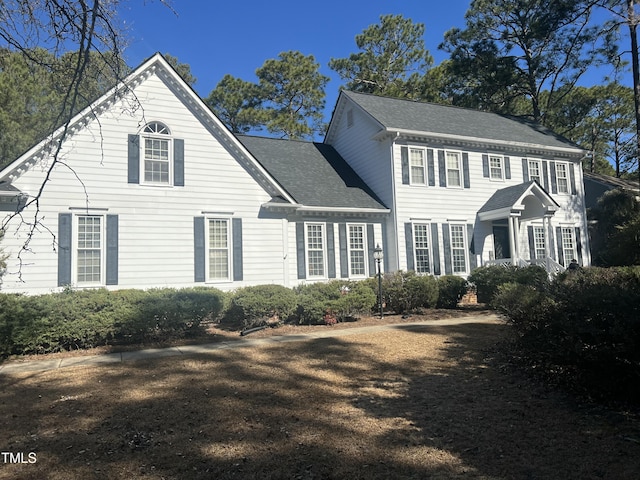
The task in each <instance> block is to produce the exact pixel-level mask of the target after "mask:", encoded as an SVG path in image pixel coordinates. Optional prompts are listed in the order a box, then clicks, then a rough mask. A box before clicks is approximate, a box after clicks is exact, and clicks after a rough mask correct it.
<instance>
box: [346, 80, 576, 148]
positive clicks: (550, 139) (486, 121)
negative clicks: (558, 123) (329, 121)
mask: <svg viewBox="0 0 640 480" xmlns="http://www.w3.org/2000/svg"><path fill="white" fill-rule="evenodd" d="M342 94H344V95H346V96H347V97H349V98H350V99H351V100H353V101H354V102H356V103H357V104H358V105H360V106H361V107H362V108H363V109H364V110H366V111H367V112H368V113H369V114H370V115H371V116H372V117H374V118H375V119H376V120H377V121H378V122H380V123H381V124H382V125H383V126H384V127H385V128H389V129H399V130H414V131H420V132H431V133H436V134H444V135H461V136H465V137H471V138H477V139H488V140H498V141H506V142H518V143H524V144H533V145H542V146H548V147H562V148H580V147H578V146H577V145H576V144H575V143H573V142H571V141H569V140H567V139H566V138H563V137H561V136H560V135H557V134H555V133H553V132H552V131H550V130H548V129H546V128H544V127H542V126H540V125H538V124H535V123H533V122H530V121H527V120H523V119H521V118H515V117H508V116H505V115H498V114H496V113H490V112H482V111H479V110H472V109H467V108H460V107H452V106H449V105H439V104H435V103H426V102H416V101H413V100H405V99H398V98H389V97H379V96H376V95H370V94H364V93H355V92H349V91H343V92H342Z"/></svg>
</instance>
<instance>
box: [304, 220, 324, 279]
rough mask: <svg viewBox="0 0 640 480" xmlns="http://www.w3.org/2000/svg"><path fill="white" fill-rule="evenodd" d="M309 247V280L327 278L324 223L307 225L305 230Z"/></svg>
mask: <svg viewBox="0 0 640 480" xmlns="http://www.w3.org/2000/svg"><path fill="white" fill-rule="evenodd" d="M305 237H306V238H305V242H306V246H307V278H324V277H325V276H326V273H325V272H326V270H327V269H326V258H327V255H326V246H327V245H326V241H325V225H324V223H307V224H306V228H305Z"/></svg>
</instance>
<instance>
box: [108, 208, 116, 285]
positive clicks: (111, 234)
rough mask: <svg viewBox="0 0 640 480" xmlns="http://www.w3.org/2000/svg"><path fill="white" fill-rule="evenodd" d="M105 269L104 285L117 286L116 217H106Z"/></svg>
mask: <svg viewBox="0 0 640 480" xmlns="http://www.w3.org/2000/svg"><path fill="white" fill-rule="evenodd" d="M106 260H107V261H106V264H107V269H106V278H105V281H106V282H105V283H106V284H107V285H117V284H118V215H107V259H106Z"/></svg>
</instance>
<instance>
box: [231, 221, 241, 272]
mask: <svg viewBox="0 0 640 480" xmlns="http://www.w3.org/2000/svg"><path fill="white" fill-rule="evenodd" d="M231 235H232V242H233V280H234V281H240V280H243V279H244V272H243V265H242V219H241V218H232V219H231Z"/></svg>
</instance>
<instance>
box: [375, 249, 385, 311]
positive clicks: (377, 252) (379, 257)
mask: <svg viewBox="0 0 640 480" xmlns="http://www.w3.org/2000/svg"><path fill="white" fill-rule="evenodd" d="M373 258H374V260H375V261H376V263H377V264H378V306H379V307H380V318H382V271H381V269H380V262H381V261H382V259H383V258H384V254H383V253H382V248H381V247H380V244H377V245H376V248H375V249H374V250H373Z"/></svg>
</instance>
